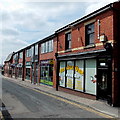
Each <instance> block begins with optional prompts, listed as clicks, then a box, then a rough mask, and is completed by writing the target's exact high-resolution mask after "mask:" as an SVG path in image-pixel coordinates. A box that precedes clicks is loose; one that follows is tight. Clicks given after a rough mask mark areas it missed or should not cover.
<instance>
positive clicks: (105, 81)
mask: <svg viewBox="0 0 120 120" xmlns="http://www.w3.org/2000/svg"><path fill="white" fill-rule="evenodd" d="M111 98H112V70H111V62H110V61H109V59H107V58H106V59H105V58H104V59H99V61H98V70H97V99H102V100H107V101H108V103H111Z"/></svg>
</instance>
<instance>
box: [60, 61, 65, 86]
mask: <svg viewBox="0 0 120 120" xmlns="http://www.w3.org/2000/svg"><path fill="white" fill-rule="evenodd" d="M59 85H60V86H62V87H65V62H60V70H59Z"/></svg>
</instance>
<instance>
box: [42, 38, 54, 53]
mask: <svg viewBox="0 0 120 120" xmlns="http://www.w3.org/2000/svg"><path fill="white" fill-rule="evenodd" d="M52 51H53V40H49V41H47V42H45V43H42V44H41V53H48V52H52Z"/></svg>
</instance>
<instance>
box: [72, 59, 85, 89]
mask: <svg viewBox="0 0 120 120" xmlns="http://www.w3.org/2000/svg"><path fill="white" fill-rule="evenodd" d="M74 76H75V90H78V91H83V90H84V61H83V60H77V61H76V62H75V75H74Z"/></svg>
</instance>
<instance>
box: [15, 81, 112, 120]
mask: <svg viewBox="0 0 120 120" xmlns="http://www.w3.org/2000/svg"><path fill="white" fill-rule="evenodd" d="M16 83H17V82H16ZM17 84H18V85H20V86H22V87H23V86H24V87H26V88H28V89H31V90H33V91H36V92H39V93H41V94H44V95H47V96H50V97H52V98H55V99H57V100H60V101H63V102H66V103H69V104H71V105H74V106H77V107H79V108H81V109H84V110H86V111H89V112H92V113H95V114H97V115H99V116H102V117H104V118H110V119H113V118H114V117H113V116H110V115H107V114H105V113H102V112H99V111H97V110H94V109H92V108H90V107H86V106H84V105H80V104H77V103H75V102H72V101H69V100H66V99H64V98H61V97H59V96H55V95H52V94H51V93H50V94H49V93H46V92H43V91H40V90H37V89H35V88H30V87H29V86H27V85H24V84H21V83H20V84H19V83H17Z"/></svg>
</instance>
